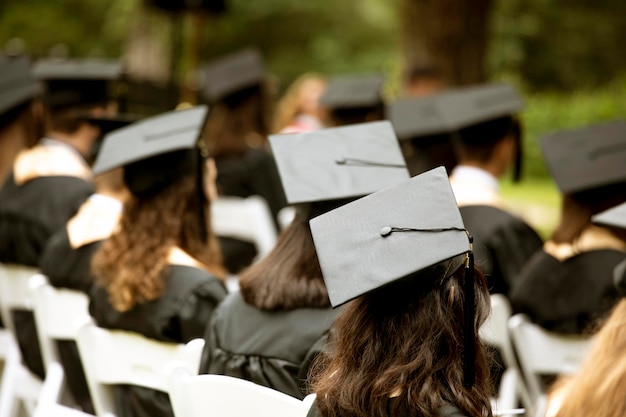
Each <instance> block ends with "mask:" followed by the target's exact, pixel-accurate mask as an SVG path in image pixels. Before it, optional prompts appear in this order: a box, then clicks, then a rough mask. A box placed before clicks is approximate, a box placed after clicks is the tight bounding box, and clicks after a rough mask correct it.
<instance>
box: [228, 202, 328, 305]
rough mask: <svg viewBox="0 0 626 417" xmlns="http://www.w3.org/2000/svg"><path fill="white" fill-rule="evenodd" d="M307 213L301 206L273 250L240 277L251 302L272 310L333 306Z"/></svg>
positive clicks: (246, 299) (249, 302)
mask: <svg viewBox="0 0 626 417" xmlns="http://www.w3.org/2000/svg"><path fill="white" fill-rule="evenodd" d="M307 213H308V210H307V209H306V208H303V207H300V208H298V209H297V210H296V217H295V218H294V220H293V222H291V224H290V225H289V227H288V228H287V229H285V231H284V232H283V233H282V234H281V235H280V237H279V239H278V242H277V243H276V246H275V247H274V249H273V250H272V252H270V253H269V254H268V255H267V256H266V257H265V258H263V259H262V260H261V261H259V262H258V263H257V264H255V265H252V266H251V267H250V268H248V269H247V270H245V271H244V272H243V273H242V274H241V276H240V277H239V288H240V290H241V295H242V297H243V299H244V300H245V301H246V302H247V303H248V304H251V305H253V306H255V307H257V308H259V309H261V310H269V311H274V310H294V309H296V308H306V307H309V308H311V307H313V308H315V307H320V308H322V307H328V306H330V301H329V299H328V291H327V290H326V285H325V284H324V280H323V278H322V271H321V269H320V264H319V260H318V259H317V252H316V251H315V245H314V244H313V237H312V236H311V229H310V228H309V216H308V214H307Z"/></svg>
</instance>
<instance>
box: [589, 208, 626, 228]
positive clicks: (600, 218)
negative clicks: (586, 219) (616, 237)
mask: <svg viewBox="0 0 626 417" xmlns="http://www.w3.org/2000/svg"><path fill="white" fill-rule="evenodd" d="M591 221H592V222H594V223H596V224H602V225H606V226H611V227H618V228H620V229H626V203H622V204H620V205H618V206H615V207H613V208H610V209H608V210H605V211H603V212H602V213H598V214H596V215H594V216H592V217H591Z"/></svg>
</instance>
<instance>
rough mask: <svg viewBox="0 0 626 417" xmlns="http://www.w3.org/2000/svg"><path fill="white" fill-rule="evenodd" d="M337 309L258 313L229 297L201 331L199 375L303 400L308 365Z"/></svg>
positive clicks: (236, 296)
mask: <svg viewBox="0 0 626 417" xmlns="http://www.w3.org/2000/svg"><path fill="white" fill-rule="evenodd" d="M337 314H338V311H337V310H333V309H332V308H330V307H328V308H298V309H295V310H290V311H263V310H260V309H258V308H256V307H254V306H251V305H249V304H247V303H246V302H245V301H244V299H243V297H242V296H241V294H240V293H239V292H235V293H232V294H229V295H228V297H227V298H226V299H225V300H224V301H223V302H222V304H221V305H220V306H219V307H218V308H217V310H216V311H215V314H214V315H213V317H212V318H211V322H210V324H209V326H208V327H207V329H206V334H205V337H204V338H205V345H204V350H203V352H202V361H201V363H200V373H209V374H220V375H228V376H233V377H237V378H242V379H246V380H249V381H252V382H255V383H257V384H259V385H263V386H266V387H270V388H273V389H275V390H278V391H281V392H284V393H285V394H289V395H291V396H293V397H296V398H300V399H301V398H304V396H305V394H306V391H305V382H306V378H307V373H308V371H309V367H310V365H311V362H312V361H313V359H314V358H315V356H316V355H317V354H318V353H319V352H320V351H321V350H322V349H323V347H324V344H325V342H326V338H327V333H328V329H329V328H330V326H331V324H332V322H333V321H334V319H335V317H336V316H337Z"/></svg>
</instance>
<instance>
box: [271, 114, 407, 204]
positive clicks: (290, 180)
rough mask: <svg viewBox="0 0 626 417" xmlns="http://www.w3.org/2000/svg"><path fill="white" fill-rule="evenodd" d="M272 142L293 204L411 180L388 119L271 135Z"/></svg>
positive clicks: (343, 196) (357, 193) (358, 193)
mask: <svg viewBox="0 0 626 417" xmlns="http://www.w3.org/2000/svg"><path fill="white" fill-rule="evenodd" d="M269 142H270V145H271V147H272V152H273V154H274V158H275V160H276V165H277V166H278V172H279V174H280V178H281V181H282V184H283V189H284V190H285V195H286V197H287V201H288V203H289V204H296V203H309V202H318V201H328V200H339V199H347V198H350V197H360V196H363V195H366V194H369V193H372V192H374V191H378V190H379V189H381V188H384V187H386V186H389V185H391V184H396V183H398V182H401V181H403V180H405V179H407V178H409V173H408V171H407V168H406V163H405V161H404V158H403V156H402V152H401V151H400V147H399V145H398V140H397V139H396V136H395V135H394V133H393V128H392V127H391V124H390V123H389V122H387V121H382V122H371V123H362V124H356V125H351V126H344V127H337V128H329V129H322V130H317V131H313V132H305V133H298V134H289V135H271V136H270V137H269Z"/></svg>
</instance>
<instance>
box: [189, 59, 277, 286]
mask: <svg viewBox="0 0 626 417" xmlns="http://www.w3.org/2000/svg"><path fill="white" fill-rule="evenodd" d="M202 73H203V76H204V77H203V78H204V79H203V88H202V89H201V98H202V100H203V101H204V102H206V103H209V105H211V113H210V115H209V120H208V122H207V125H206V129H205V135H204V136H205V140H206V143H207V146H208V149H209V153H210V154H211V157H212V158H213V159H214V160H215V163H216V165H217V171H218V174H217V190H218V194H219V195H220V196H236V197H244V198H245V197H249V196H251V195H258V196H261V197H263V199H265V201H266V202H267V203H268V206H269V208H270V211H271V212H272V215H273V217H274V219H275V220H276V219H277V215H278V212H279V211H280V209H282V208H283V207H285V205H286V203H285V195H284V192H283V190H282V188H281V186H280V179H279V178H278V173H277V171H276V164H275V163H274V159H273V158H272V156H271V154H270V153H269V150H268V149H267V137H266V135H267V134H268V133H269V120H270V111H269V100H268V97H267V92H266V88H265V78H266V75H265V69H264V66H263V62H262V57H261V54H260V53H259V52H258V51H257V50H256V49H244V50H241V51H238V52H235V53H233V54H230V55H228V56H225V57H222V58H220V59H217V60H215V61H212V62H210V63H209V64H207V65H206V66H205V67H204V68H203V70H202ZM276 222H277V220H276ZM276 225H277V223H276ZM220 246H221V247H222V252H223V255H224V265H225V267H226V269H228V271H229V272H230V273H231V274H236V273H237V272H239V271H240V270H241V269H242V268H244V267H246V266H248V265H250V264H251V263H252V260H253V259H254V257H255V256H256V249H255V247H254V245H253V244H252V243H249V242H244V241H242V240H239V239H235V238H232V237H227V236H220Z"/></svg>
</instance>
